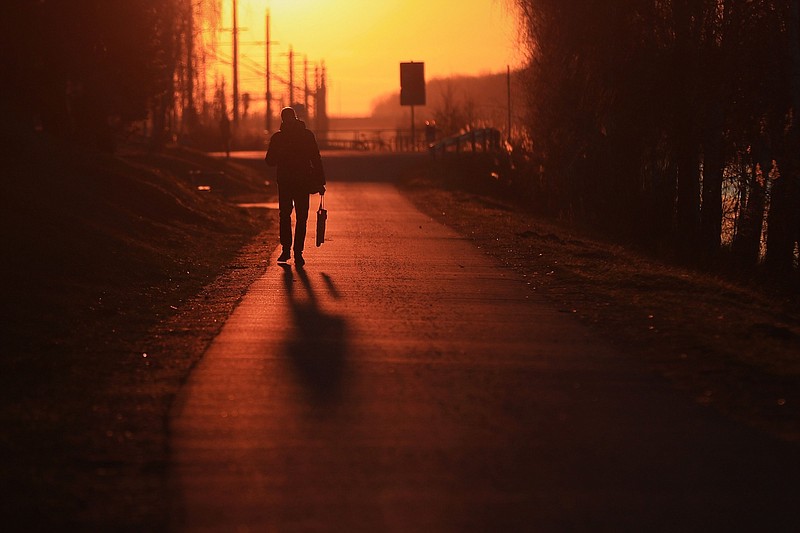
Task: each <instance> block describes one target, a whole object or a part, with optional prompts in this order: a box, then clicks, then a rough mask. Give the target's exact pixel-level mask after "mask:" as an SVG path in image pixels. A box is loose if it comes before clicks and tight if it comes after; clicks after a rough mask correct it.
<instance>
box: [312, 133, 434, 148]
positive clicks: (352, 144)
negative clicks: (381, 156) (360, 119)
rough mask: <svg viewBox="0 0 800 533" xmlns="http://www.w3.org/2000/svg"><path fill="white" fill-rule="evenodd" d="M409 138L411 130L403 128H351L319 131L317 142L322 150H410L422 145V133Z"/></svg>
mask: <svg viewBox="0 0 800 533" xmlns="http://www.w3.org/2000/svg"><path fill="white" fill-rule="evenodd" d="M416 137H417V138H416V139H415V140H412V139H411V130H403V129H352V130H330V131H326V132H319V133H318V134H317V142H318V143H319V146H320V148H322V149H323V150H325V149H328V150H331V149H333V150H336V149H339V150H365V151H366V150H371V151H389V152H412V151H415V150H414V149H415V148H416V150H422V149H423V147H424V142H423V135H421V134H419V132H418V134H417V135H416Z"/></svg>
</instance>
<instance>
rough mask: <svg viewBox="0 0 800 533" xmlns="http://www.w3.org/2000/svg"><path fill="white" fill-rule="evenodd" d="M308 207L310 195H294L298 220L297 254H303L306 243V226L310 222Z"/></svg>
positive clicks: (295, 242)
mask: <svg viewBox="0 0 800 533" xmlns="http://www.w3.org/2000/svg"><path fill="white" fill-rule="evenodd" d="M308 207H309V200H308V194H305V193H300V194H296V195H294V208H295V212H294V216H295V218H296V219H297V221H296V224H295V228H294V252H295V256H297V254H302V253H303V248H304V247H305V241H306V224H307V222H308Z"/></svg>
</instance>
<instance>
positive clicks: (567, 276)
mask: <svg viewBox="0 0 800 533" xmlns="http://www.w3.org/2000/svg"><path fill="white" fill-rule="evenodd" d="M403 189H404V191H405V193H406V194H407V195H408V196H409V197H410V198H411V199H412V201H413V202H414V203H415V204H416V205H417V206H418V207H419V208H420V209H421V210H422V211H423V212H425V213H427V214H428V215H430V216H431V217H432V218H433V219H435V220H437V221H439V222H441V223H443V224H446V225H448V226H450V227H452V228H453V229H455V230H456V231H458V232H459V233H461V234H462V235H464V236H465V237H467V238H469V239H470V240H472V241H473V242H474V243H475V245H476V246H477V247H479V248H480V249H482V250H484V251H485V253H487V254H489V255H491V256H493V257H496V258H497V259H498V260H500V261H502V262H503V263H504V264H506V265H507V266H509V267H511V268H513V269H515V270H516V271H518V272H520V273H521V275H523V276H524V277H526V278H527V280H528V285H529V286H530V289H531V290H532V291H536V292H538V293H543V294H544V295H545V296H546V297H547V298H548V299H549V300H550V301H551V302H552V303H553V305H554V306H556V307H557V308H558V309H559V311H561V312H564V313H569V314H574V315H576V317H578V318H579V319H580V320H582V321H583V322H584V323H586V324H588V325H589V326H591V327H592V328H594V329H595V330H597V331H598V332H600V333H601V334H602V335H603V336H605V337H606V338H608V339H610V340H611V341H612V342H613V343H614V344H616V345H617V346H619V347H620V348H621V349H623V350H626V351H629V352H631V353H634V354H637V355H638V356H639V357H641V358H642V359H643V360H644V361H645V362H646V364H648V365H651V366H652V367H653V368H654V369H656V370H657V371H658V372H660V373H661V374H663V375H664V376H666V377H668V378H669V379H670V380H671V381H672V383H674V385H675V386H676V387H678V388H680V389H682V390H684V391H686V392H688V393H689V394H691V395H693V396H694V398H696V400H697V401H698V402H700V403H702V404H704V405H709V406H713V407H714V408H717V409H719V410H720V411H722V412H723V413H725V414H726V415H728V416H730V417H733V418H736V419H738V420H741V421H743V422H745V423H747V424H749V425H751V426H754V427H758V428H760V429H762V430H764V431H767V432H770V433H771V434H773V435H775V436H777V437H779V438H782V439H787V440H795V441H797V440H800V357H798V354H800V308H799V307H798V304H797V300H796V298H795V297H793V296H792V295H788V294H781V293H778V292H769V291H768V290H760V289H756V288H753V287H750V286H746V285H745V284H743V283H736V282H734V281H731V280H726V279H723V278H721V277H717V276H714V275H710V274H707V273H700V272H696V271H692V270H689V269H685V268H681V267H677V266H672V265H667V264H664V263H661V262H659V261H656V260H654V259H651V258H648V257H647V256H645V255H643V254H640V253H637V252H635V251H632V250H630V249H626V248H625V247H623V246H620V245H617V244H613V243H610V242H607V241H604V240H602V239H598V238H593V237H590V236H588V235H587V232H585V231H579V230H577V229H574V228H569V227H565V226H564V225H559V224H557V223H554V222H553V221H549V220H546V219H543V218H540V217H537V216H535V215H533V214H530V213H528V212H526V211H525V210H524V209H522V208H520V207H519V206H517V205H515V204H514V203H511V202H506V201H502V200H499V199H498V198H496V197H495V196H494V195H485V194H475V193H471V192H466V191H465V190H461V189H460V188H459V187H455V186H453V185H452V182H450V185H448V186H447V187H445V186H444V185H443V184H442V182H441V181H440V180H438V179H431V177H430V176H426V175H425V173H424V172H422V173H419V174H418V175H416V176H414V177H410V178H409V179H407V180H405V182H404V183H403Z"/></svg>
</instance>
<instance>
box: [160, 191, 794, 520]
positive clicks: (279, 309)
mask: <svg viewBox="0 0 800 533" xmlns="http://www.w3.org/2000/svg"><path fill="white" fill-rule="evenodd" d="M327 201H328V207H329V210H330V222H329V238H330V242H327V243H326V244H324V245H323V247H322V248H314V247H313V244H311V246H310V247H309V249H308V250H307V253H306V258H307V261H308V263H307V265H306V268H305V269H304V270H298V269H297V268H295V267H294V266H288V267H284V268H279V267H278V266H270V267H269V269H268V270H267V272H266V274H265V275H264V276H263V278H261V279H260V280H259V281H257V282H256V283H255V284H254V285H253V286H252V287H251V288H250V290H249V292H248V294H247V296H246V297H245V298H244V300H243V301H242V303H241V305H240V306H239V307H238V308H237V310H236V312H235V313H234V314H233V316H232V317H231V318H230V320H229V321H228V323H227V324H226V325H225V327H224V329H223V331H222V332H221V334H220V335H219V337H218V338H217V339H216V340H215V342H214V343H213V345H212V346H211V347H210V349H209V350H208V352H207V353H206V355H205V357H204V359H203V360H202V362H201V363H200V364H199V366H198V367H197V368H196V369H195V371H194V372H193V374H192V376H191V378H190V380H189V383H188V384H187V385H186V387H185V388H184V390H183V392H182V395H181V397H180V398H179V401H178V402H177V404H176V407H175V410H174V416H173V418H172V420H171V431H172V441H171V442H172V450H173V467H172V470H171V471H172V473H173V481H174V489H175V495H176V498H175V514H174V518H175V522H174V526H175V529H176V530H186V531H347V532H350V531H403V532H405V531H431V532H438V531H659V530H663V531H687V530H702V531H747V530H750V531H757V530H758V531H777V530H786V531H790V530H795V531H796V530H798V528H800V521H798V514H797V511H796V510H794V509H793V508H794V507H795V503H796V502H797V501H798V495H800V491H798V486H797V485H798V479H800V478H799V477H798V474H799V473H800V470H799V469H798V458H797V448H796V447H793V446H789V445H783V444H781V443H777V442H773V441H771V440H769V439H766V438H763V437H761V436H759V435H756V434H753V433H751V432H749V431H747V430H744V429H741V428H739V427H737V426H735V425H733V424H731V423H728V422H726V421H724V420H721V419H720V418H718V417H716V416H715V415H714V413H713V411H711V410H709V409H706V408H702V407H699V406H697V405H694V404H693V403H691V402H689V401H687V400H686V399H685V398H682V397H681V396H680V394H678V393H675V392H673V391H671V390H670V388H669V387H668V386H667V385H666V384H665V383H663V382H662V381H661V380H659V379H658V378H656V377H654V376H653V375H651V374H649V373H648V372H647V371H645V370H644V369H643V368H642V367H641V366H640V365H639V364H638V363H637V362H636V361H635V360H632V359H629V358H627V357H625V356H622V355H620V354H618V353H616V352H615V351H614V350H612V349H610V348H609V347H607V346H606V345H605V344H604V343H603V342H600V341H598V339H597V338H594V337H593V336H592V335H591V334H590V333H589V332H588V331H587V330H585V329H583V328H582V327H581V326H580V325H579V324H578V323H577V322H576V321H575V320H574V317H571V316H569V315H565V314H561V313H558V312H557V311H556V310H554V309H552V308H551V307H550V306H549V305H548V304H547V303H546V302H544V301H542V300H540V299H539V298H538V297H537V296H536V294H535V292H533V291H530V290H529V289H528V287H527V286H526V285H525V282H524V280H523V279H522V278H520V277H518V276H517V275H516V274H515V273H513V272H512V271H511V270H508V269H505V268H503V267H502V266H499V265H498V264H497V263H495V262H494V261H492V260H490V259H489V258H487V257H486V256H485V255H483V254H482V253H481V251H480V250H478V249H476V248H475V247H474V246H472V245H471V244H470V243H469V242H467V241H466V240H464V239H462V238H460V237H459V236H458V235H456V234H455V233H453V232H452V231H450V230H448V229H447V228H445V227H443V226H441V225H439V224H437V223H435V222H433V221H432V220H430V219H429V218H427V217H425V216H423V215H422V214H420V213H419V212H418V211H416V210H415V209H414V208H413V206H412V205H410V204H409V202H408V201H406V200H405V199H404V198H403V197H402V196H401V195H400V194H398V192H397V191H396V190H395V189H394V188H393V186H392V185H390V184H385V183H384V184H380V183H342V182H336V183H333V184H331V185H330V187H329V195H328V196H327ZM312 204H314V200H313V199H312ZM312 219H313V217H312ZM313 235H314V232H313V230H311V231H310V234H309V242H310V243H312V242H313ZM277 251H278V250H275V251H274V252H273V253H272V257H271V260H270V261H271V262H274V260H275V258H276V257H277ZM265 253H269V251H265Z"/></svg>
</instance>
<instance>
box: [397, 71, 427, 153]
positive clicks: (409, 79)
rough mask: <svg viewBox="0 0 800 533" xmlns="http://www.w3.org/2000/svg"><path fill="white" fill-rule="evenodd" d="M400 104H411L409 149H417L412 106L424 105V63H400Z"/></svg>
mask: <svg viewBox="0 0 800 533" xmlns="http://www.w3.org/2000/svg"><path fill="white" fill-rule="evenodd" d="M400 105H401V106H406V105H407V106H411V150H412V151H414V152H416V150H417V142H416V141H417V131H416V124H415V123H414V106H415V105H425V63H415V62H413V61H411V62H410V63H400Z"/></svg>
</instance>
